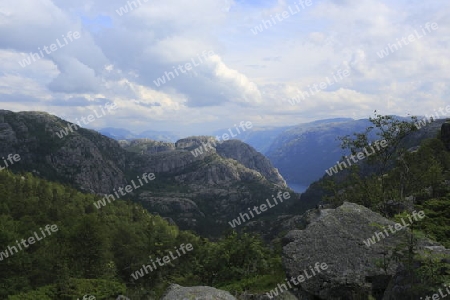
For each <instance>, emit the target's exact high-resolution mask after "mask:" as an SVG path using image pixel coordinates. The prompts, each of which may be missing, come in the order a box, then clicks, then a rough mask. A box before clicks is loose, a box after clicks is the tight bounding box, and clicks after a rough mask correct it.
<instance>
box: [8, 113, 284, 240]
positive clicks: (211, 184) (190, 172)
mask: <svg viewBox="0 0 450 300" xmlns="http://www.w3.org/2000/svg"><path fill="white" fill-rule="evenodd" d="M69 125H70V123H68V122H66V121H64V120H62V119H60V118H58V117H55V116H52V115H49V114H47V113H41V112H20V113H13V112H10V111H5V110H1V111H0V155H1V156H3V157H6V156H7V155H8V154H10V153H11V154H19V155H20V157H21V160H20V161H19V162H17V163H15V164H14V165H12V166H10V168H11V170H13V171H28V172H34V173H36V174H38V175H40V176H42V177H44V178H47V179H50V180H54V181H59V182H63V183H70V184H72V185H74V186H75V187H77V188H79V189H80V190H83V191H88V192H91V193H98V194H111V193H112V192H113V190H114V189H118V188H119V187H124V186H125V185H127V184H130V183H131V180H133V179H134V180H135V181H136V182H137V180H136V178H137V176H140V175H142V174H144V173H154V174H155V177H156V179H155V180H154V181H152V182H150V183H149V184H147V185H144V186H142V187H141V188H139V189H137V190H134V191H133V192H131V193H129V194H128V195H127V196H126V197H124V198H128V199H130V198H131V199H133V200H135V201H139V202H142V203H143V204H144V206H146V207H147V208H148V209H149V210H150V211H151V212H157V213H159V214H161V215H162V216H164V217H168V218H172V220H173V221H175V222H176V223H177V224H179V225H182V228H184V229H194V230H195V229H199V228H203V229H204V230H206V231H210V230H213V231H215V232H216V233H217V234H219V233H220V231H221V230H223V229H225V228H226V227H227V226H228V224H227V222H228V221H229V220H230V219H232V218H235V217H236V214H238V213H240V212H242V211H244V212H245V211H246V210H247V207H249V206H251V205H252V204H253V205H255V204H257V203H259V202H264V200H265V198H267V197H270V195H271V194H273V193H276V192H277V191H278V190H286V183H285V181H284V179H283V178H282V177H281V176H280V174H279V173H278V171H277V170H276V169H274V168H273V167H272V166H271V164H270V162H269V161H268V160H267V159H266V158H265V157H263V156H262V155H261V154H259V153H258V152H256V151H255V150H254V149H253V148H251V147H249V146H248V145H246V144H244V143H241V142H236V141H226V142H224V143H223V144H222V145H221V146H220V147H218V149H217V150H216V149H215V148H214V147H213V148H211V149H208V151H205V153H204V154H202V155H199V156H195V155H193V154H192V152H191V151H192V150H194V149H195V148H197V147H200V146H202V145H203V143H205V142H207V141H209V140H210V138H207V137H192V138H189V139H183V140H179V141H178V142H177V143H175V144H171V143H161V142H155V141H151V140H144V141H143V140H138V141H131V142H127V144H123V145H124V147H125V148H124V147H122V146H121V145H120V144H119V143H118V142H117V141H115V140H112V139H110V138H108V137H106V136H103V135H101V134H99V133H97V132H95V131H92V130H87V129H83V128H76V127H74V126H72V129H71V130H68V131H67V135H65V134H62V132H61V130H67V129H68V126H69ZM64 128H65V129H64ZM127 149H128V150H130V151H127ZM269 215H270V213H269ZM211 225H214V227H215V228H213V229H212V228H210V227H211ZM228 227H229V226H228ZM203 233H205V234H208V233H209V232H203Z"/></svg>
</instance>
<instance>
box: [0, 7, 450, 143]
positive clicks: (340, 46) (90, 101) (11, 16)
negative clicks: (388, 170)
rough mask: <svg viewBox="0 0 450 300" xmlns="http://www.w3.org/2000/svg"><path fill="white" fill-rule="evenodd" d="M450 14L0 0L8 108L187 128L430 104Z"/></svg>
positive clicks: (448, 58)
mask: <svg viewBox="0 0 450 300" xmlns="http://www.w3.org/2000/svg"><path fill="white" fill-rule="evenodd" d="M449 14H450V1H448V0H427V1H416V0H395V1H393V0H388V1H384V0H296V1H290V0H248V1H244V0H164V1H157V0H134V1H131V0H130V1H124V0H95V1H91V0H0V109H6V110H12V111H32V110H34V111H46V112H49V113H51V114H55V115H57V116H59V117H61V118H64V119H66V120H68V121H72V122H75V120H81V118H82V117H84V118H87V117H88V116H89V115H91V114H92V113H93V112H94V110H95V111H96V112H97V117H96V118H95V120H92V122H89V124H83V123H81V125H82V126H83V127H88V128H93V129H100V128H104V127H118V128H125V129H128V130H130V131H132V132H135V133H140V132H143V131H146V130H157V131H173V132H177V133H180V134H184V135H200V134H209V133H211V132H213V131H214V130H217V129H221V128H232V127H233V125H234V124H236V123H239V122H241V121H250V122H252V124H253V126H255V127H265V126H287V125H295V124H299V123H304V122H310V121H314V120H319V119H328V118H336V117H350V118H355V119H360V118H367V117H369V116H373V112H374V110H377V112H379V113H381V114H395V115H400V116H407V115H425V114H428V113H429V114H431V113H433V112H434V111H435V110H438V109H439V108H441V107H446V106H447V105H449V104H450V101H449V99H450V97H449V89H450V85H449V79H450V72H449V70H450V55H449V54H450V52H449V49H450V47H449V46H450V18H448V15H449ZM180 66H181V67H180ZM169 79H170V80H169ZM293 99H294V100H293ZM108 103H109V104H112V103H114V104H115V105H116V109H114V110H109V111H108V110H105V109H104V110H103V111H104V113H103V112H101V111H102V110H101V109H102V108H104V107H105V106H106V105H107V104H108ZM447 116H448V117H450V113H449V114H447ZM442 117H445V115H442ZM84 125H85V126H84Z"/></svg>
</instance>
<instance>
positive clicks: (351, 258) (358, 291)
mask: <svg viewBox="0 0 450 300" xmlns="http://www.w3.org/2000/svg"><path fill="white" fill-rule="evenodd" d="M309 220H310V222H311V223H310V224H309V225H307V227H306V228H305V229H304V230H294V231H291V232H289V233H288V234H287V236H286V237H285V239H284V242H285V246H284V248H283V262H284V265H285V268H286V272H287V275H288V276H287V277H288V278H291V277H298V276H299V275H301V274H304V272H305V270H307V272H308V273H309V275H311V271H310V268H311V267H314V266H315V265H316V263H319V264H322V263H325V264H326V265H327V266H328V268H327V269H326V270H321V272H320V273H318V274H316V275H315V276H313V277H311V278H310V279H307V280H305V281H303V282H302V283H300V284H299V291H298V292H297V296H299V298H301V297H303V298H301V299H367V297H368V296H369V295H372V296H375V297H376V298H378V297H379V295H380V294H381V295H382V294H383V293H384V291H385V289H386V288H387V286H388V284H389V281H390V279H391V278H392V277H393V276H394V275H395V273H396V270H397V268H398V267H399V265H398V263H396V262H394V261H393V260H391V259H390V258H391V256H392V252H393V251H392V250H393V249H394V248H395V247H396V246H397V245H399V244H400V243H402V242H405V241H406V240H405V239H406V230H405V229H403V230H400V231H397V232H395V233H391V232H389V231H388V233H389V235H388V236H387V235H386V233H384V235H385V238H383V237H382V236H381V235H379V237H380V240H374V241H375V244H371V245H370V246H368V245H367V244H366V243H367V239H369V238H371V237H372V236H374V234H375V232H381V231H384V228H382V227H386V226H389V225H391V226H394V225H395V223H394V222H392V221H390V220H388V219H386V218H384V217H382V216H381V215H379V214H378V213H375V212H373V211H371V210H369V209H368V208H366V207H364V206H361V205H357V204H353V203H348V202H346V203H344V204H343V205H341V206H340V207H338V208H336V209H322V210H316V212H315V214H314V215H313V217H311V218H309ZM316 273H317V272H316ZM377 296H378V297H377ZM360 297H361V298H360Z"/></svg>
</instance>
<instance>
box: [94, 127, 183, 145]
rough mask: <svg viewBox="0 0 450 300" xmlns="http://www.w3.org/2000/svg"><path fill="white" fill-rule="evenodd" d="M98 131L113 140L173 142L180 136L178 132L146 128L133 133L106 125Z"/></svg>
mask: <svg viewBox="0 0 450 300" xmlns="http://www.w3.org/2000/svg"><path fill="white" fill-rule="evenodd" d="M99 132H100V133H101V134H103V135H106V136H107V137H109V138H112V139H115V140H132V139H152V140H156V141H164V142H175V141H177V140H178V139H180V138H181V135H180V134H177V133H173V132H170V131H155V130H146V131H143V132H141V133H139V134H135V133H132V132H131V131H129V130H127V129H123V128H114V127H107V128H102V129H100V130H99Z"/></svg>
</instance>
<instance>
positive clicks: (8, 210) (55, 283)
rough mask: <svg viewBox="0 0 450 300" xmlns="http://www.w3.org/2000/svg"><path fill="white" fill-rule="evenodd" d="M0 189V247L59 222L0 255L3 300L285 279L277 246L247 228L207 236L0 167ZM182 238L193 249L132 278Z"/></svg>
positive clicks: (255, 284)
mask: <svg viewBox="0 0 450 300" xmlns="http://www.w3.org/2000/svg"><path fill="white" fill-rule="evenodd" d="M0 194H1V195H2V201H1V203H0V228H1V229H0V252H1V251H4V250H5V249H7V247H8V246H10V245H11V246H13V245H16V242H15V241H16V240H20V239H22V238H24V239H26V238H28V237H30V236H32V234H33V233H34V232H35V231H37V230H38V229H39V228H40V227H43V226H45V225H47V224H56V225H57V226H58V228H59V231H58V232H56V233H54V234H53V235H51V236H48V237H46V238H45V239H43V240H42V241H40V242H39V243H36V244H33V245H30V246H29V247H28V248H26V249H24V250H22V251H19V252H18V253H15V254H14V255H12V256H11V257H8V258H4V259H3V261H0V298H1V299H10V300H14V299H76V298H78V297H80V298H81V297H82V296H83V295H85V294H90V295H94V296H96V299H115V298H114V297H117V295H119V294H123V295H127V296H128V297H130V298H131V299H154V298H157V297H159V296H161V294H162V293H163V291H164V290H165V289H166V288H167V286H168V285H169V284H170V283H178V284H180V285H210V286H215V287H218V288H222V289H228V290H229V291H231V292H239V291H251V292H256V291H265V290H266V289H267V286H273V285H276V283H277V282H280V281H281V280H283V279H284V275H283V271H282V267H281V258H280V255H279V254H278V253H279V252H276V251H274V250H271V249H269V248H267V247H266V246H264V244H263V242H262V241H261V240H260V239H259V238H257V237H255V236H252V235H249V234H237V233H235V232H231V233H230V234H229V235H228V236H226V237H224V238H223V239H221V240H219V241H217V242H211V241H209V240H207V239H205V238H201V237H199V236H196V235H195V234H193V233H191V232H186V231H180V230H179V229H178V228H177V227H175V226H172V225H169V223H168V222H166V221H165V220H164V219H162V218H161V217H159V216H154V215H151V214H149V213H148V212H147V210H145V209H144V208H143V207H142V206H140V205H138V204H136V203H132V202H130V201H128V202H126V201H122V200H117V201H116V202H115V203H114V205H108V206H106V207H103V208H102V209H101V210H97V209H96V208H95V207H94V206H93V202H94V201H96V200H99V199H100V198H99V197H98V196H95V195H91V194H83V193H80V192H78V191H76V190H75V189H73V188H70V187H68V186H63V185H61V184H57V183H52V182H48V181H45V180H43V179H39V178H36V177H33V176H32V175H31V174H28V173H27V174H22V175H13V174H11V173H10V172H9V171H3V172H0ZM183 243H184V244H187V243H191V244H192V245H193V248H194V250H193V251H191V252H187V253H186V254H185V255H182V256H180V257H179V258H177V259H176V260H174V261H172V262H171V263H170V264H168V265H164V266H162V267H158V268H157V269H156V270H154V271H153V272H150V273H149V274H147V275H145V276H144V277H143V278H141V279H139V280H134V279H133V278H132V277H131V274H132V273H133V272H135V271H137V270H139V269H140V268H141V267H142V265H143V264H149V263H150V260H149V256H151V257H152V258H157V257H160V258H162V257H163V256H165V255H168V250H172V249H174V248H175V247H176V248H178V247H179V246H180V245H181V244H183ZM8 296H9V298H8Z"/></svg>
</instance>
